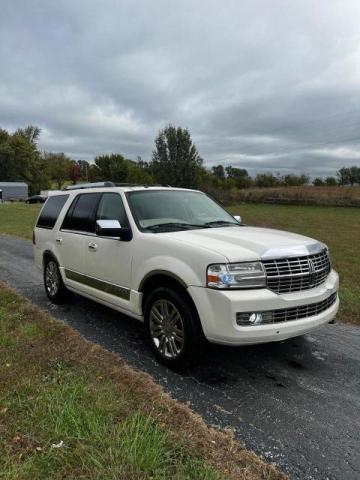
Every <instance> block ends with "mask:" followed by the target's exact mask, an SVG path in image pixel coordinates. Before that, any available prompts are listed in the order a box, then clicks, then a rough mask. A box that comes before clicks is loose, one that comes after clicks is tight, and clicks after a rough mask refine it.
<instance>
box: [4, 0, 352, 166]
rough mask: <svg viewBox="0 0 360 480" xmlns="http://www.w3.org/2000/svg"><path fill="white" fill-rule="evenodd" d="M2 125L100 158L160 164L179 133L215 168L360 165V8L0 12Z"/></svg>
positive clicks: (131, 5) (333, 4)
mask: <svg viewBox="0 0 360 480" xmlns="http://www.w3.org/2000/svg"><path fill="white" fill-rule="evenodd" d="M0 12H1V13H0V65H1V69H0V126H1V127H3V128H7V129H10V130H12V129H15V128H16V127H18V126H25V125H27V124H29V123H31V124H35V125H39V126H40V127H41V128H42V135H41V142H40V146H41V148H43V149H46V150H51V151H64V152H66V153H67V154H69V155H71V156H72V157H73V158H76V159H87V160H91V159H93V158H94V156H95V155H97V154H99V153H111V152H121V153H123V154H124V155H126V156H128V157H129V158H136V156H138V155H141V156H142V157H143V158H144V159H145V160H148V159H150V158H151V152H152V149H153V139H154V137H155V135H156V133H157V132H158V130H159V129H160V128H162V127H164V126H165V125H167V124H168V123H173V124H175V125H181V126H184V127H188V128H189V130H190V132H191V134H192V136H193V139H194V141H195V143H196V145H197V147H198V150H199V152H200V154H201V156H202V157H203V158H204V159H205V164H206V165H207V166H209V167H210V166H211V165H214V164H217V163H223V164H227V165H230V164H231V165H233V166H241V167H245V168H248V170H249V171H250V172H251V173H255V172H259V171H265V170H267V169H272V170H275V171H281V172H287V171H293V172H307V173H310V174H311V175H318V174H320V175H326V174H333V173H335V171H336V170H337V169H338V167H339V166H341V165H360V2H359V1H358V0H353V1H350V0H341V1H337V0H327V1H325V0H316V1H314V0H311V1H309V0H297V1H296V0H287V1H286V0H282V1H280V0H262V1H256V0H241V1H239V0H222V1H215V0H196V1H195V0H177V1H175V0H101V1H99V0H97V1H93V0H71V1H68V0H61V1H57V2H54V1H50V0H43V1H39V0H32V1H28V0H22V1H20V0H11V1H10V0H0Z"/></svg>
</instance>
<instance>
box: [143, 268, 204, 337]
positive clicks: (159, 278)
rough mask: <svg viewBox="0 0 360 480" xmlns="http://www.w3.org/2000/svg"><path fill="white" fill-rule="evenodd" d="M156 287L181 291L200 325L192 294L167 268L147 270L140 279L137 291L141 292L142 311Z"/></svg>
mask: <svg viewBox="0 0 360 480" xmlns="http://www.w3.org/2000/svg"><path fill="white" fill-rule="evenodd" d="M157 287H171V288H173V289H175V290H177V291H181V292H182V293H183V294H184V295H185V297H186V298H187V299H188V301H189V303H190V305H191V307H192V309H193V311H194V313H195V314H196V316H197V317H198V319H199V324H200V325H201V321H200V317H199V313H198V310H197V308H196V305H195V303H194V300H193V298H192V296H191V295H190V293H189V291H188V288H187V285H186V283H185V282H184V281H183V280H182V279H181V278H179V277H178V276H177V275H176V274H174V273H172V272H169V271H167V270H153V271H152V272H149V273H148V274H147V275H145V277H144V278H143V280H142V281H141V283H140V286H139V292H140V293H142V302H141V307H142V312H143V313H144V307H145V303H146V299H147V297H148V295H149V294H150V293H151V292H152V291H153V290H154V289H155V288H157ZM201 328H202V325H201Z"/></svg>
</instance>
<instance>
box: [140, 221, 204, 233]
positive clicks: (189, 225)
mask: <svg viewBox="0 0 360 480" xmlns="http://www.w3.org/2000/svg"><path fill="white" fill-rule="evenodd" d="M209 227H210V226H209V225H201V224H200V225H199V224H197V223H182V222H167V223H156V224H155V225H149V226H148V227H144V230H150V231H156V230H162V229H167V228H209Z"/></svg>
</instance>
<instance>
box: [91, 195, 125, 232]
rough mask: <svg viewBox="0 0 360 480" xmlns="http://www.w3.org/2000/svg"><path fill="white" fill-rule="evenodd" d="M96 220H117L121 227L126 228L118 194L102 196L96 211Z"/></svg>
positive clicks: (122, 205) (121, 202)
mask: <svg viewBox="0 0 360 480" xmlns="http://www.w3.org/2000/svg"><path fill="white" fill-rule="evenodd" d="M96 220H118V221H119V223H120V225H121V226H122V227H127V226H128V220H127V216H126V212H125V208H124V204H123V201H122V198H121V196H120V195H119V194H117V193H104V194H103V196H102V197H101V200H100V203H99V207H98V210H97V215H96Z"/></svg>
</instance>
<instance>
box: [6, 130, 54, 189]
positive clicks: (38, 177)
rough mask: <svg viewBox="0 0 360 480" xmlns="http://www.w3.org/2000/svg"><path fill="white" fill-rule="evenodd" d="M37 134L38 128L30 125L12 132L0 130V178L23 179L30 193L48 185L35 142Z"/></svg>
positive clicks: (8, 179)
mask: <svg viewBox="0 0 360 480" xmlns="http://www.w3.org/2000/svg"><path fill="white" fill-rule="evenodd" d="M39 134H40V128H38V127H34V126H31V125H30V126H28V127H26V128H24V129H18V130H16V131H15V132H14V133H12V134H10V133H8V132H7V131H6V130H0V179H1V180H7V181H14V180H23V181H25V182H27V183H28V184H29V187H30V192H31V193H37V192H38V191H39V190H40V189H41V188H46V187H47V186H48V178H47V174H46V170H45V169H44V168H43V165H42V160H41V156H40V152H39V150H38V147H37V144H36V142H37V140H38V138H39Z"/></svg>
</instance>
